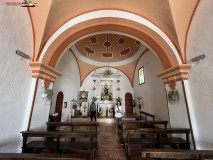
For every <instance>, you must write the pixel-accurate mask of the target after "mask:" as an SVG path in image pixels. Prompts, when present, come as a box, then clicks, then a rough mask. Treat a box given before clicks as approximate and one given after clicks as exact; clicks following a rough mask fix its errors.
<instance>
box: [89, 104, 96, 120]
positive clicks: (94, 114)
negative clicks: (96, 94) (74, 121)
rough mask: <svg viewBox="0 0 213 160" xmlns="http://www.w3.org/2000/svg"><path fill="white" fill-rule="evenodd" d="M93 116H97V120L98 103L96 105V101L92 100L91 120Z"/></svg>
mask: <svg viewBox="0 0 213 160" xmlns="http://www.w3.org/2000/svg"><path fill="white" fill-rule="evenodd" d="M93 117H95V121H96V105H95V102H92V104H91V105H90V118H91V122H92V120H93Z"/></svg>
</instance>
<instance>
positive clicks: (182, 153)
mask: <svg viewBox="0 0 213 160" xmlns="http://www.w3.org/2000/svg"><path fill="white" fill-rule="evenodd" d="M142 158H146V159H147V160H149V159H151V158H161V159H165V158H166V159H168V158H171V159H196V160H204V159H213V150H180V149H172V150H170V149H169V150H168V149H166V150H165V149H142Z"/></svg>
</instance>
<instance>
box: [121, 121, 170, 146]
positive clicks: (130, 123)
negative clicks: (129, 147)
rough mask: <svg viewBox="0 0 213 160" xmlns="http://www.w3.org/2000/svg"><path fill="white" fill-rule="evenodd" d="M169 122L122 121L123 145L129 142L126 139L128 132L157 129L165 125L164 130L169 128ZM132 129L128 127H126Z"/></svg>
mask: <svg viewBox="0 0 213 160" xmlns="http://www.w3.org/2000/svg"><path fill="white" fill-rule="evenodd" d="M167 124H168V121H146V120H140V121H134V120H128V121H125V120H123V121H121V143H123V144H124V143H125V142H127V138H125V136H124V135H125V133H126V131H128V130H134V129H139V128H155V127H156V126H161V125H163V128H165V129H166V128H167ZM127 125H128V126H131V127H126V126H127Z"/></svg>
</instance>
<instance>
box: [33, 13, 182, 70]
mask: <svg viewBox="0 0 213 160" xmlns="http://www.w3.org/2000/svg"><path fill="white" fill-rule="evenodd" d="M96 12H97V14H94V13H96ZM103 13H104V14H103ZM106 15H107V16H106ZM107 17H110V18H107ZM103 21H104V23H103ZM103 32H109V33H121V34H124V35H127V36H130V37H132V38H135V39H137V40H139V41H140V42H142V43H143V44H145V45H146V46H148V47H149V48H150V49H151V50H153V52H154V53H155V54H156V56H157V57H158V59H159V60H160V62H161V65H162V66H163V68H164V69H168V68H170V67H172V66H174V65H177V64H182V58H181V56H180V53H179V51H178V49H177V48H176V46H175V45H174V43H173V42H172V40H171V39H170V38H169V37H168V36H167V35H166V34H165V33H164V32H163V31H162V30H161V29H160V28H158V27H157V26H156V25H154V24H153V23H151V22H150V21H148V20H147V19H144V18H143V17H141V16H138V15H135V14H133V13H129V12H125V11H119V10H99V11H94V12H88V13H85V14H82V15H80V16H78V17H75V18H73V19H70V20H69V21H68V22H66V23H65V24H64V25H62V26H61V27H60V28H59V29H58V30H57V31H56V32H55V33H54V34H52V36H51V37H49V39H48V40H47V41H46V43H45V45H44V46H43V48H42V50H41V52H40V54H39V55H38V57H37V58H36V60H37V61H40V62H41V61H42V62H43V63H46V64H48V65H49V66H51V67H53V68H55V67H56V65H57V63H58V61H59V59H60V57H61V56H62V55H63V53H64V52H65V51H66V50H67V49H68V48H69V47H70V46H72V45H73V44H74V43H75V42H76V41H78V40H79V39H81V38H84V37H85V36H88V35H91V34H98V33H103ZM67 35H68V36H67ZM156 37H157V38H156Z"/></svg>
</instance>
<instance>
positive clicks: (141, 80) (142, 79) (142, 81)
mask: <svg viewBox="0 0 213 160" xmlns="http://www.w3.org/2000/svg"><path fill="white" fill-rule="evenodd" d="M138 77H139V85H141V84H144V83H145V79H144V67H143V66H142V67H141V68H140V69H139V70H138Z"/></svg>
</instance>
